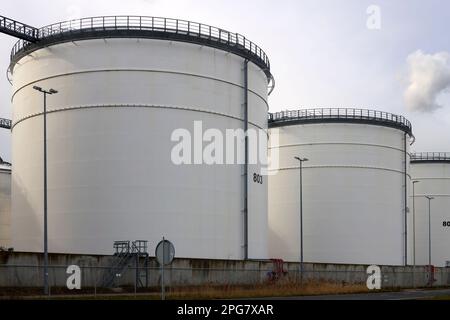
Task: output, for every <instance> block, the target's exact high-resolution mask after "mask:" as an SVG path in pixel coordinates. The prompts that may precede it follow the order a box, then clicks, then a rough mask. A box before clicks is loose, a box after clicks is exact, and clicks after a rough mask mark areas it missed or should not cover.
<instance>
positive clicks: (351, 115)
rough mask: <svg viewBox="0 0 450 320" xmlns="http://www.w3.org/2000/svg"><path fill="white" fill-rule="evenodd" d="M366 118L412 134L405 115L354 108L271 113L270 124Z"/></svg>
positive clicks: (409, 123) (269, 116)
mask: <svg viewBox="0 0 450 320" xmlns="http://www.w3.org/2000/svg"><path fill="white" fill-rule="evenodd" d="M340 119H342V120H344V119H345V120H365V121H375V122H385V123H392V124H396V125H399V126H401V127H402V128H404V129H405V130H406V131H407V132H408V133H409V134H412V125H411V122H409V121H408V120H407V119H406V118H405V117H403V116H400V115H396V114H392V113H389V112H385V111H377V110H370V109H354V108H316V109H300V110H291V111H281V112H275V113H269V115H268V120H269V124H270V123H272V124H275V123H288V122H295V121H308V120H312V121H314V120H318V121H320V120H340Z"/></svg>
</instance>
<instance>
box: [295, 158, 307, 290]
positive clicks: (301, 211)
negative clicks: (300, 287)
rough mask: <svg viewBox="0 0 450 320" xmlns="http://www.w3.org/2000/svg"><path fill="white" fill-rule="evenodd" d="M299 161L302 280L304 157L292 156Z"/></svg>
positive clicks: (301, 264)
mask: <svg viewBox="0 0 450 320" xmlns="http://www.w3.org/2000/svg"><path fill="white" fill-rule="evenodd" d="M294 158H295V159H296V160H298V162H299V163H300V281H301V282H303V177H302V171H303V162H306V161H308V159H306V158H300V157H294Z"/></svg>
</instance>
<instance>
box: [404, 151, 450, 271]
mask: <svg viewBox="0 0 450 320" xmlns="http://www.w3.org/2000/svg"><path fill="white" fill-rule="evenodd" d="M411 179H412V181H413V182H414V181H417V182H416V183H414V192H413V190H412V189H413V188H411V189H410V190H411V192H410V199H411V201H412V200H414V206H412V205H411V208H413V209H414V210H411V211H410V212H411V215H410V216H411V219H410V220H409V221H410V224H409V226H410V232H409V235H410V237H409V239H410V248H411V250H410V252H411V254H410V257H411V258H412V259H410V263H411V264H412V263H414V259H413V257H414V251H415V263H416V264H417V265H428V264H430V258H431V265H434V266H438V267H445V266H450V209H449V208H450V153H443V152H426V153H413V154H412V155H411ZM427 197H430V202H429V200H428V198H427ZM414 248H415V250H414ZM430 248H431V252H430ZM430 253H431V254H430Z"/></svg>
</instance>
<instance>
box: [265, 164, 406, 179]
mask: <svg viewBox="0 0 450 320" xmlns="http://www.w3.org/2000/svg"><path fill="white" fill-rule="evenodd" d="M324 168H343V169H370V170H383V171H391V172H397V173H401V174H405V172H404V171H401V170H396V169H389V168H382V167H369V166H350V165H349V166H344V165H343V166H338V165H335V166H332V165H328V166H303V169H324ZM285 170H298V167H284V168H278V169H269V171H285ZM407 176H408V177H410V175H409V174H407Z"/></svg>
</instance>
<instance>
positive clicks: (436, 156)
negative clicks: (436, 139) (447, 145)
mask: <svg viewBox="0 0 450 320" xmlns="http://www.w3.org/2000/svg"><path fill="white" fill-rule="evenodd" d="M411 163H450V152H416V153H412V154H411Z"/></svg>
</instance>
